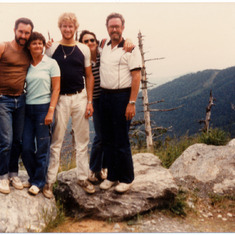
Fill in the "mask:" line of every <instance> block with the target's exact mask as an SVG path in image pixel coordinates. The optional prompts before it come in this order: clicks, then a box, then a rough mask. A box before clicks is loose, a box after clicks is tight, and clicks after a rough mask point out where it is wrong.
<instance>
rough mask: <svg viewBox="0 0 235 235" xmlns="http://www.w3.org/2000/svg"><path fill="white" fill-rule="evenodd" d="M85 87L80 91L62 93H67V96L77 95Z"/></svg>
mask: <svg viewBox="0 0 235 235" xmlns="http://www.w3.org/2000/svg"><path fill="white" fill-rule="evenodd" d="M82 90H83V89H81V90H79V91H75V92H72V93H62V94H61V95H67V96H71V95H76V94H78V93H81V92H82Z"/></svg>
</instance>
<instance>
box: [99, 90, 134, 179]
mask: <svg viewBox="0 0 235 235" xmlns="http://www.w3.org/2000/svg"><path fill="white" fill-rule="evenodd" d="M129 98H130V92H129V91H127V92H121V93H108V92H104V91H102V93H101V97H100V101H101V120H102V122H101V124H102V141H103V144H104V152H105V154H106V160H107V163H108V177H107V179H108V180H110V181H119V182H122V183H131V182H132V181H133V180H134V167H133V161H132V155H131V148H130V142H129V135H128V132H129V128H130V123H131V122H130V121H127V120H126V117H125V112H126V107H127V105H128V102H129Z"/></svg>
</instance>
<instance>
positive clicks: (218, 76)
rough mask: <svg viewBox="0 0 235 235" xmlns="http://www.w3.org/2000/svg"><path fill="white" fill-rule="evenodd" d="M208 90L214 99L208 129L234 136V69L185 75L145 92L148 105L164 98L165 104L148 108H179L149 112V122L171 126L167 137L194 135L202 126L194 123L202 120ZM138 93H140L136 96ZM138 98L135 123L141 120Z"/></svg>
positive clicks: (209, 70) (206, 103)
mask: <svg viewBox="0 0 235 235" xmlns="http://www.w3.org/2000/svg"><path fill="white" fill-rule="evenodd" d="M210 90H212V95H213V97H214V98H215V99H216V101H215V102H214V103H215V106H213V107H212V115H211V122H210V126H211V127H213V128H216V127H218V128H221V129H223V130H225V131H228V132H230V134H231V136H232V137H234V136H235V111H234V110H233V109H232V107H231V104H235V67H230V68H227V69H223V70H217V69H208V70H204V71H200V72H197V73H191V74H186V75H184V76H181V77H179V78H177V79H174V80H173V81H171V82H167V83H165V84H163V85H161V86H158V87H156V88H153V89H151V90H149V91H148V98H149V102H153V101H158V100H162V99H164V101H165V102H163V103H159V104H154V105H151V106H150V108H151V109H169V108H174V107H178V106H180V105H183V107H182V108H180V109H178V110H174V111H170V112H151V120H152V121H154V122H155V123H156V125H157V126H163V127H169V126H172V132H169V134H171V135H176V136H182V135H184V134H185V133H188V134H189V135H192V134H195V133H198V132H199V130H200V129H201V128H202V127H203V126H202V125H200V124H199V123H198V121H199V120H201V119H205V115H206V107H207V105H208V102H209V95H210ZM141 96H142V94H141V92H140V94H139V97H141ZM141 101H142V100H141V99H138V102H137V115H136V117H135V119H136V120H140V119H143V112H141V111H142V110H143V106H142V103H141Z"/></svg>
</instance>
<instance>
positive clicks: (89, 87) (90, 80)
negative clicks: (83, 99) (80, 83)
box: [85, 66, 94, 118]
mask: <svg viewBox="0 0 235 235" xmlns="http://www.w3.org/2000/svg"><path fill="white" fill-rule="evenodd" d="M85 72H86V79H85V82H86V91H87V107H86V113H85V117H86V118H89V117H91V116H92V115H93V112H94V110H93V105H92V99H93V90H94V77H93V74H92V70H91V66H89V67H86V68H85Z"/></svg>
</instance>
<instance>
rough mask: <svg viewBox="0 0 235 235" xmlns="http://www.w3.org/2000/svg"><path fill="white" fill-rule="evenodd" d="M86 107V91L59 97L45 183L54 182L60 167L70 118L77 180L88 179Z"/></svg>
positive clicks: (87, 121)
mask: <svg viewBox="0 0 235 235" xmlns="http://www.w3.org/2000/svg"><path fill="white" fill-rule="evenodd" d="M86 105H87V95H86V90H85V89H83V91H82V92H81V93H78V94H75V95H71V96H67V95H60V97H59V100H58V103H57V106H56V110H55V128H54V132H53V136H52V143H51V148H50V163H49V167H48V172H47V183H49V184H53V183H55V182H56V178H57V173H58V170H59V165H60V152H61V147H62V143H63V140H64V135H65V131H66V129H67V125H68V122H69V118H70V116H71V117H72V129H73V131H74V141H75V150H76V165H77V178H78V179H79V180H86V179H87V178H88V170H89V164H88V143H89V120H88V119H86V118H85V111H86Z"/></svg>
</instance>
